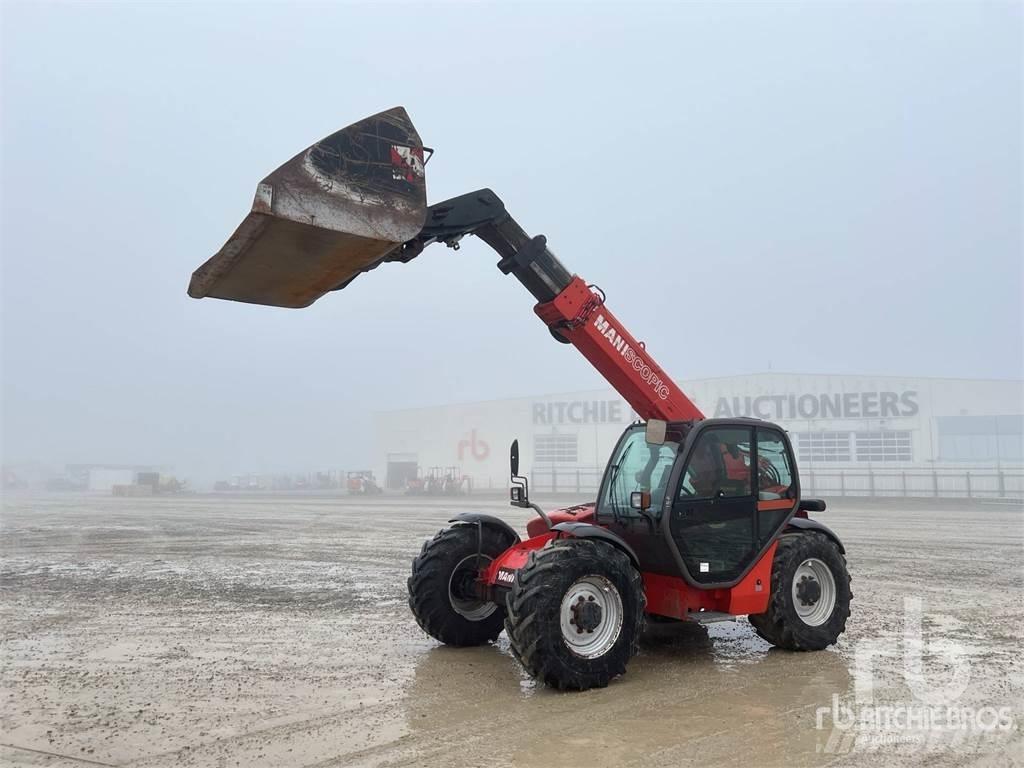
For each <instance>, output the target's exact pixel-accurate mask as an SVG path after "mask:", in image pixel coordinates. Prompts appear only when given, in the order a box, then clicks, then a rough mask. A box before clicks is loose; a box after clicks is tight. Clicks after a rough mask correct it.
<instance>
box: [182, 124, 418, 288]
mask: <svg viewBox="0 0 1024 768" xmlns="http://www.w3.org/2000/svg"><path fill="white" fill-rule="evenodd" d="M426 213H427V194H426V181H425V175H424V154H423V142H422V141H420V137H419V135H418V134H417V133H416V129H415V128H414V127H413V125H412V122H411V121H410V119H409V115H408V114H406V111H405V109H403V108H402V107H395V108H394V109H389V110H387V111H386V112H381V113H380V114H377V115H374V116H372V117H368V118H366V119H365V120H361V121H359V122H358V123H353V124H352V125H350V126H348V127H347V128H343V129H342V130H340V131H338V132H337V133H333V134H331V135H330V136H328V137H327V138H325V139H323V140H322V141H319V142H317V143H316V144H314V145H313V146H311V147H309V148H307V149H306V150H304V151H303V152H300V153H299V154H298V155H296V156H295V157H293V158H292V159H291V160H289V161H288V162H287V163H285V164H284V165H282V166H281V167H280V168H278V169H277V170H276V171H274V172H273V173H271V174H270V175H269V176H267V177H266V178H265V179H263V181H261V182H260V183H259V185H258V186H257V188H256V196H255V199H254V200H253V203H252V210H251V211H250V212H249V214H248V215H247V216H246V217H245V218H244V219H243V220H242V223H241V224H239V226H238V228H237V229H236V230H235V232H234V234H232V235H231V237H230V238H229V239H228V241H227V242H226V243H225V244H224V246H223V247H222V248H221V249H220V250H219V251H218V252H217V253H216V254H214V256H213V257H212V258H211V259H210V260H209V261H207V262H206V263H205V264H203V265H202V266H201V267H199V269H197V270H196V271H195V272H194V273H193V274H192V281H191V282H190V283H189V288H188V294H189V296H192V297H193V298H197V299H199V298H203V297H206V296H210V297H213V298H218V299H230V300H232V301H244V302H248V303H252V304H267V305H270V306H274V307H306V306H309V305H310V304H312V303H313V302H314V301H316V300H317V299H318V298H320V297H321V296H323V295H324V294H325V293H327V292H328V291H331V290H334V289H336V288H338V287H340V286H343V285H345V284H347V283H349V282H351V281H352V280H353V279H354V278H355V277H356V276H357V275H359V274H360V273H361V272H365V271H367V270H369V269H372V268H373V267H375V266H377V264H379V263H380V262H381V261H382V260H383V259H384V257H385V256H386V255H387V254H388V253H390V252H391V251H393V250H394V249H395V248H397V247H400V246H401V245H402V243H404V242H406V241H407V240H411V239H412V238H414V237H415V236H416V235H417V234H419V232H420V230H421V229H422V228H423V224H424V221H425V219H426Z"/></svg>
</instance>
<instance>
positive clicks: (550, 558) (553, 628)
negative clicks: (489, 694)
mask: <svg viewBox="0 0 1024 768" xmlns="http://www.w3.org/2000/svg"><path fill="white" fill-rule="evenodd" d="M506 606H507V613H508V618H507V619H506V620H505V630H506V632H508V636H509V640H510V641H511V644H512V652H513V654H514V655H515V657H516V659H517V660H518V661H519V663H520V664H522V666H523V668H524V669H526V671H527V672H528V673H529V674H530V675H531V676H532V677H534V678H536V679H538V680H541V681H542V682H544V683H546V684H547V685H550V686H552V687H554V688H559V689H562V690H566V689H570V690H580V691H584V690H587V689H588V688H603V687H605V686H606V685H608V682H609V681H610V680H611V679H612V678H613V677H616V676H618V675H621V674H623V673H624V672H625V671H626V664H627V663H628V662H629V660H630V659H631V658H632V657H633V656H634V655H636V652H637V647H638V641H639V637H640V632H641V630H642V629H643V622H644V608H645V606H646V599H645V597H644V590H643V581H642V579H641V577H640V573H639V571H637V570H636V568H634V567H633V563H632V562H631V561H630V559H629V557H627V556H626V554H625V553H624V552H623V551H622V550H620V549H618V548H616V547H614V546H612V545H611V544H607V543H605V542H602V541H592V540H587V539H557V540H555V541H554V542H553V543H552V544H551V546H549V547H545V548H544V549H539V550H536V551H534V552H531V553H530V559H529V560H528V561H527V563H526V565H524V566H523V567H522V568H521V569H520V570H519V571H517V572H516V580H515V582H514V583H513V585H512V591H511V592H510V593H509V595H508V597H507V601H506Z"/></svg>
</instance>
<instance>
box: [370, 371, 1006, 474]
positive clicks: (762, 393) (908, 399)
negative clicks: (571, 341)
mask: <svg viewBox="0 0 1024 768" xmlns="http://www.w3.org/2000/svg"><path fill="white" fill-rule="evenodd" d="M683 388H684V389H685V391H686V392H687V394H689V395H690V397H691V398H692V399H693V400H694V401H695V402H696V403H697V405H698V406H699V407H700V408H701V409H702V410H703V411H704V413H705V415H707V416H709V417H712V416H754V417H759V418H764V419H767V420H770V421H775V422H777V423H779V424H780V425H781V426H783V427H784V428H785V429H787V430H788V431H789V432H790V436H791V438H792V440H793V443H794V447H795V449H796V450H797V457H798V461H799V464H800V467H801V469H802V470H803V471H804V472H808V471H809V472H814V471H816V470H835V469H844V468H845V469H848V470H851V471H853V470H858V471H859V470H864V469H865V468H871V469H872V471H875V470H877V471H879V472H885V471H891V470H896V469H899V470H908V469H910V470H925V469H927V470H929V471H930V470H932V469H935V468H936V467H938V468H940V469H945V468H951V467H955V466H966V467H973V468H975V469H984V468H986V467H1004V466H1009V467H1021V466H1024V434H1022V433H1024V386H1022V382H1020V381H978V380H966V379H926V378H913V377H880V376H828V375H795V374H782V373H768V374H757V375H751V376H735V377H725V378H718V379H703V380H698V381H689V382H684V383H683ZM634 419H635V414H634V413H633V412H632V409H630V408H629V406H628V405H626V403H625V402H623V401H622V399H621V398H620V397H619V396H618V395H617V394H616V393H615V392H614V391H612V390H610V389H604V390H594V391H583V392H571V393H563V394H556V395H543V396H536V397H525V398H517V399H511V400H497V401H490V402H480V403H468V404H459V405H447V406H439V407H432V408H420V409H411V410H404V411H391V412H386V413H379V414H377V415H376V426H377V438H378V456H377V461H378V467H379V471H380V475H379V476H380V477H386V470H387V459H388V456H389V455H393V456H397V455H402V458H404V459H406V460H415V461H416V462H417V463H418V464H419V466H420V467H421V469H422V470H424V471H428V470H429V468H430V467H434V466H438V467H447V466H453V467H457V468H458V472H459V473H460V474H465V475H468V476H470V477H471V478H472V479H473V483H474V486H475V487H477V488H503V487H504V486H505V485H506V484H507V475H508V446H509V443H510V442H511V440H512V439H514V438H518V439H519V442H520V456H521V467H522V468H523V469H524V470H525V471H528V472H531V473H532V474H534V475H536V476H537V477H538V482H539V483H540V484H541V486H543V485H544V481H543V480H541V478H542V477H548V478H552V479H555V480H556V482H557V481H558V480H565V478H570V479H571V477H572V475H573V473H576V475H578V476H580V477H585V478H593V479H594V485H596V477H597V475H598V473H599V471H600V469H601V468H603V467H604V464H605V462H606V460H607V458H608V456H609V454H610V453H611V450H612V448H613V447H614V444H615V441H616V440H617V439H618V437H619V435H620V434H621V432H622V430H623V428H624V427H625V426H626V425H627V424H629V423H630V422H631V421H633V420H634ZM554 470H557V471H554ZM583 485H587V486H589V485H590V483H589V482H585V483H583Z"/></svg>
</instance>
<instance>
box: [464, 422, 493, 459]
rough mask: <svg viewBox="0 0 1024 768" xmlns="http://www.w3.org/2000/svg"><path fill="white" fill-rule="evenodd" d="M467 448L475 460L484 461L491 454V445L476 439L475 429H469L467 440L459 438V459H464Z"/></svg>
mask: <svg viewBox="0 0 1024 768" xmlns="http://www.w3.org/2000/svg"><path fill="white" fill-rule="evenodd" d="M467 448H468V449H469V452H470V455H472V457H473V458H474V459H475V460H476V461H484V460H485V459H486V458H487V457H488V456H490V455H491V446H489V445H488V444H487V443H486V441H484V440H479V439H477V436H476V429H473V430H471V431H470V433H469V439H468V440H459V461H463V460H464V459H465V457H466V449H467Z"/></svg>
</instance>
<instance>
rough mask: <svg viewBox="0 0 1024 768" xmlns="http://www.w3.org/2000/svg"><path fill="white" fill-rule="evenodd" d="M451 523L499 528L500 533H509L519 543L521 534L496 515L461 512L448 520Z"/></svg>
mask: <svg viewBox="0 0 1024 768" xmlns="http://www.w3.org/2000/svg"><path fill="white" fill-rule="evenodd" d="M448 522H449V523H480V524H481V525H485V526H488V527H491V528H497V529H498V530H499V531H502V532H504V533H507V534H508V535H509V536H510V537H511V538H512V539H513V541H515V543H516V544H518V543H519V541H520V538H519V534H518V533H516V530H515V528H513V527H512V526H511V525H509V524H508V523H506V522H505V521H504V520H502V519H501V518H500V517H495V516H494V515H485V514H484V513H483V512H460V513H459V514H457V515H455V517H451V518H448Z"/></svg>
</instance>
